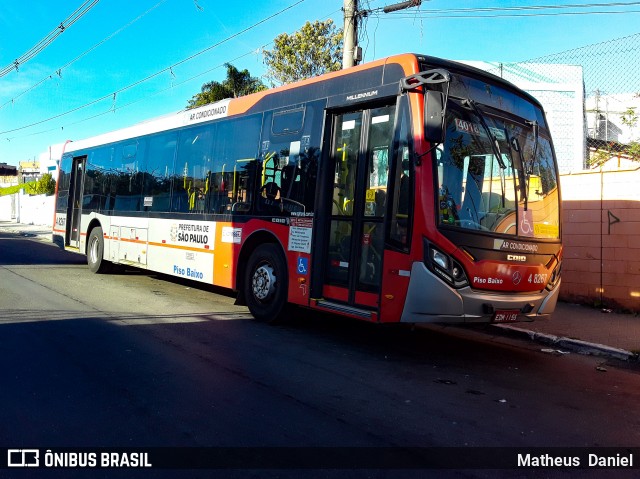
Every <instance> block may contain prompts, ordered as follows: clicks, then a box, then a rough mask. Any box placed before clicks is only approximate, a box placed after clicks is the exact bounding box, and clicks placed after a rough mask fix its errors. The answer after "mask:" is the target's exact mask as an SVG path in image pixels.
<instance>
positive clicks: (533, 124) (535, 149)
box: [525, 120, 540, 174]
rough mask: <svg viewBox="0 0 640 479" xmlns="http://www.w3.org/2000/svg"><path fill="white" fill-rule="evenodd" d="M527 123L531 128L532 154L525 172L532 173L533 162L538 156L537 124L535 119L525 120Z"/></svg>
mask: <svg viewBox="0 0 640 479" xmlns="http://www.w3.org/2000/svg"><path fill="white" fill-rule="evenodd" d="M525 123H526V124H527V125H530V126H531V128H532V130H533V155H532V156H531V168H530V169H529V170H528V171H527V174H532V173H533V164H534V163H535V161H536V158H537V157H538V133H539V130H540V128H539V125H538V121H537V120H531V121H529V120H525Z"/></svg>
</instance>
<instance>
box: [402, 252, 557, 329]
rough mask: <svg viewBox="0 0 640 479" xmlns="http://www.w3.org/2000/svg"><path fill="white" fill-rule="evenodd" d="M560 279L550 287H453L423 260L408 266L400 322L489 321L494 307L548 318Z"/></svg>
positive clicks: (532, 317) (528, 317)
mask: <svg viewBox="0 0 640 479" xmlns="http://www.w3.org/2000/svg"><path fill="white" fill-rule="evenodd" d="M560 283H561V281H558V283H557V284H556V285H555V288H553V289H552V290H551V291H548V290H546V289H545V290H544V291H542V292H539V291H536V292H532V293H498V292H490V291H479V290H474V289H472V288H470V287H468V286H467V287H465V288H461V289H454V288H452V287H451V286H449V285H448V284H447V283H445V282H444V281H443V280H441V279H440V278H439V277H437V276H436V275H434V274H433V273H432V272H431V271H429V270H428V269H427V267H426V266H425V265H424V264H423V263H418V262H416V263H414V264H413V267H412V268H411V280H410V281H409V290H408V291H407V298H406V300H405V304H404V310H403V312H402V318H401V320H400V321H401V322H406V323H489V322H492V321H493V320H494V313H495V312H496V311H518V312H519V313H518V316H517V321H533V320H535V319H542V318H548V317H549V315H551V313H553V311H554V310H555V307H556V303H557V301H558V294H559V292H560Z"/></svg>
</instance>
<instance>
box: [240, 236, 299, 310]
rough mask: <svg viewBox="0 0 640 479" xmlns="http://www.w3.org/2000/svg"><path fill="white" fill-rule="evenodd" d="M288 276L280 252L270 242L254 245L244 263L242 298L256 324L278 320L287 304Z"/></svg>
mask: <svg viewBox="0 0 640 479" xmlns="http://www.w3.org/2000/svg"><path fill="white" fill-rule="evenodd" d="M288 284H289V281H288V274H287V267H286V262H285V259H284V257H283V254H282V251H281V249H280V248H279V247H278V246H277V245H275V244H273V243H265V244H262V245H260V246H258V247H257V248H256V249H255V251H253V253H251V256H250V257H249V262H248V263H247V269H246V273H245V278H244V297H245V301H246V302H247V306H248V308H249V311H250V312H251V314H252V315H253V317H254V318H256V319H257V320H259V321H265V322H273V321H277V320H279V319H281V318H282V316H283V314H284V312H285V306H286V304H287V290H288Z"/></svg>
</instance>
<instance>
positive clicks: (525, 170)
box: [508, 136, 529, 211]
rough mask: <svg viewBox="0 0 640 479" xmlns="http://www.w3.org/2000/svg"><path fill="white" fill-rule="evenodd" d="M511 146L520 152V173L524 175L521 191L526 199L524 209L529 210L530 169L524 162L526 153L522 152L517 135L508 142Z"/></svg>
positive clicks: (512, 149) (513, 149)
mask: <svg viewBox="0 0 640 479" xmlns="http://www.w3.org/2000/svg"><path fill="white" fill-rule="evenodd" d="M508 144H509V148H511V151H515V152H516V153H517V154H518V159H519V160H520V173H519V174H520V175H522V180H521V181H520V193H521V194H522V199H523V200H524V210H525V211H527V208H528V205H529V171H528V168H527V165H526V164H525V162H524V155H523V154H522V149H521V148H520V142H519V141H518V138H517V137H515V136H514V137H512V138H511V141H509V142H508Z"/></svg>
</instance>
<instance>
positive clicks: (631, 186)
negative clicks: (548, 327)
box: [560, 168, 640, 311]
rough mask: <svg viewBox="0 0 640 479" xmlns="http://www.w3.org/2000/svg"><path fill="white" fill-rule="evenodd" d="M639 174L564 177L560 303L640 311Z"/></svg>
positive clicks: (597, 173)
mask: <svg viewBox="0 0 640 479" xmlns="http://www.w3.org/2000/svg"><path fill="white" fill-rule="evenodd" d="M638 185H640V168H636V169H634V170H625V171H602V172H601V171H593V172H581V173H575V174H568V175H562V176H561V187H562V200H563V201H562V207H563V211H562V216H563V226H562V239H563V242H564V247H565V249H564V261H563V265H562V288H561V290H560V297H561V299H563V300H565V301H574V302H583V303H590V304H595V305H599V306H606V307H611V308H621V309H626V310H631V311H640V187H639V186H638Z"/></svg>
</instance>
